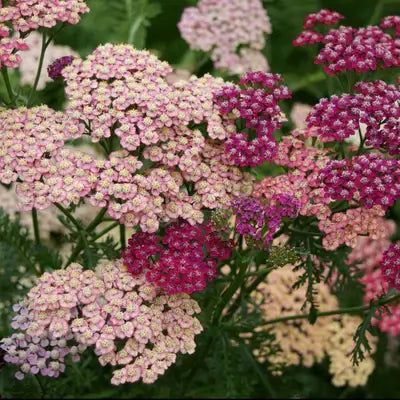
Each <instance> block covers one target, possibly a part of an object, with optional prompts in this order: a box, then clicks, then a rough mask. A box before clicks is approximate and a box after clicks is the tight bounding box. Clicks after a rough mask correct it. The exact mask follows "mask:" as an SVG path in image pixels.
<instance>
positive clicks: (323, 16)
mask: <svg viewBox="0 0 400 400" xmlns="http://www.w3.org/2000/svg"><path fill="white" fill-rule="evenodd" d="M343 18H344V16H343V15H341V14H339V13H338V12H336V11H332V10H328V9H326V8H323V9H322V10H319V11H318V12H316V13H312V14H309V15H307V16H306V18H305V19H304V25H303V27H304V29H312V28H314V26H315V25H326V26H329V25H335V24H337V23H338V22H339V21H341V20H342V19H343Z"/></svg>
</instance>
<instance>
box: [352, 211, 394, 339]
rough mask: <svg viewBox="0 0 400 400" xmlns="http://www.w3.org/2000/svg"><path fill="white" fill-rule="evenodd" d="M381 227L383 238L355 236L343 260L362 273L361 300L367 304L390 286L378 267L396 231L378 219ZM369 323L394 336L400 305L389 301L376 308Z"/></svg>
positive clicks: (385, 291)
mask: <svg viewBox="0 0 400 400" xmlns="http://www.w3.org/2000/svg"><path fill="white" fill-rule="evenodd" d="M380 225H381V227H382V228H383V229H384V230H385V234H384V236H383V237H381V238H379V239H375V240H374V239H372V238H370V237H368V236H362V237H360V238H358V240H357V244H356V246H355V247H354V248H353V249H352V251H351V253H350V254H349V256H348V257H347V260H346V263H347V264H349V265H356V266H357V267H358V268H359V269H360V270H361V271H362V272H363V275H362V277H361V278H360V282H361V283H362V284H363V285H364V302H365V304H370V302H371V301H375V300H377V299H378V298H379V297H381V296H382V295H384V294H386V293H387V291H388V289H389V284H388V282H387V281H386V280H385V279H384V276H383V274H382V270H381V268H380V265H381V262H382V257H383V254H384V252H385V251H386V250H387V249H388V247H389V246H390V244H391V242H390V237H391V236H392V235H393V234H394V233H395V231H396V224H395V222H394V221H392V220H388V219H384V218H381V221H380ZM371 322H372V324H373V325H374V326H376V327H378V329H379V330H380V331H382V332H385V333H388V334H389V335H391V336H393V337H395V336H397V335H399V333H400V305H397V304H390V305H387V306H386V307H385V308H384V309H381V310H379V316H377V318H376V317H374V318H373V319H372V321H371Z"/></svg>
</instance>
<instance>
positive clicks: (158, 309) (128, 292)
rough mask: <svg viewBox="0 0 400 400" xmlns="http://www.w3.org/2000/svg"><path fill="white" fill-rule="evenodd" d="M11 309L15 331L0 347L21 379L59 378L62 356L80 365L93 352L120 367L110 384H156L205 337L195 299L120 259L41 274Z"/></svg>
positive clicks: (99, 357)
mask: <svg viewBox="0 0 400 400" xmlns="http://www.w3.org/2000/svg"><path fill="white" fill-rule="evenodd" d="M16 309H17V311H18V314H17V315H16V317H15V318H14V321H13V325H12V327H13V328H14V329H16V330H17V332H16V333H14V334H13V335H12V336H10V337H9V338H4V339H2V340H1V344H0V346H1V348H2V349H3V350H5V352H6V354H5V361H6V362H9V363H11V364H14V365H17V366H18V367H19V371H18V372H17V374H16V377H17V378H18V379H22V378H23V377H24V374H28V373H30V374H34V375H36V374H41V375H44V376H50V377H57V376H58V375H59V374H60V372H63V371H64V369H65V360H66V357H67V356H72V359H73V360H74V361H78V360H79V355H80V353H82V352H83V351H84V350H85V349H86V348H88V347H92V348H93V349H94V353H95V354H96V356H97V357H98V359H99V362H100V364H101V365H103V366H104V365H107V364H110V365H111V366H113V367H117V369H116V370H115V371H114V372H113V378H112V380H111V383H112V384H114V385H119V384H123V383H133V382H137V381H139V380H142V381H143V382H144V383H153V382H154V381H155V380H156V379H157V378H158V377H159V376H160V375H162V374H163V373H164V372H165V371H166V370H167V369H168V367H169V366H171V365H172V364H173V363H174V362H175V360H176V355H177V354H178V353H189V354H191V353H193V352H194V349H195V347H196V344H195V342H194V337H195V336H196V335H197V334H198V333H200V332H201V331H202V327H201V325H200V323H199V321H198V320H197V319H196V318H195V317H194V314H197V313H199V312H200V309H199V306H198V305H197V303H196V302H195V301H194V300H192V299H190V298H189V296H187V295H184V294H182V295H175V296H166V295H165V294H163V293H160V292H159V291H158V290H157V289H156V288H155V287H154V286H152V285H150V284H149V283H147V282H146V279H145V277H144V275H143V274H140V275H137V276H135V277H134V276H132V274H130V273H129V272H127V271H126V268H125V267H124V266H123V265H122V263H121V262H120V261H116V262H113V263H109V264H105V265H101V266H99V267H98V268H97V270H96V273H95V272H93V271H90V270H83V268H82V267H81V266H80V265H78V264H72V265H71V266H70V267H68V268H67V269H65V270H57V271H55V272H53V273H45V274H43V275H42V276H41V277H40V278H39V280H38V282H37V285H36V286H34V287H33V288H32V289H31V290H30V291H29V293H28V295H27V297H26V299H25V300H24V304H23V306H22V307H21V306H17V308H16Z"/></svg>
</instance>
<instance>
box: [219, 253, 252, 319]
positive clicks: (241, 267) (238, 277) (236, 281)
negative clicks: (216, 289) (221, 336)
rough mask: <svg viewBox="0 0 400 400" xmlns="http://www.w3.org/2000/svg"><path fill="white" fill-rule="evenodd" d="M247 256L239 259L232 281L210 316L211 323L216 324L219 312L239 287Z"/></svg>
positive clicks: (243, 275) (246, 264)
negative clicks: (236, 271)
mask: <svg viewBox="0 0 400 400" xmlns="http://www.w3.org/2000/svg"><path fill="white" fill-rule="evenodd" d="M248 264H249V262H248V258H247V257H245V258H244V259H241V260H240V265H239V271H238V273H237V275H236V277H235V279H234V280H233V281H232V283H231V284H230V285H229V286H228V288H227V289H226V290H225V291H224V292H223V293H222V298H221V301H220V302H219V303H218V304H217V306H216V308H215V311H214V315H213V318H212V322H211V323H212V324H213V325H216V324H217V322H218V321H219V320H220V318H221V314H222V312H223V310H224V308H225V306H226V305H227V304H228V303H229V300H230V299H231V298H232V296H233V295H234V294H235V293H236V291H237V290H238V289H239V287H240V285H241V284H242V282H243V280H244V277H245V275H246V269H247V266H248Z"/></svg>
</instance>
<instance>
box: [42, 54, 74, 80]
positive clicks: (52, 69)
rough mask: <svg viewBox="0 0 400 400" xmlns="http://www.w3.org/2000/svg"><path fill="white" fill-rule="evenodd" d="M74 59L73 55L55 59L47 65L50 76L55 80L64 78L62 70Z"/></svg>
mask: <svg viewBox="0 0 400 400" xmlns="http://www.w3.org/2000/svg"><path fill="white" fill-rule="evenodd" d="M72 61H74V57H73V56H63V57H60V58H57V59H56V60H54V62H53V63H52V64H50V65H49V66H48V67H47V72H48V74H49V77H50V78H51V79H53V80H56V79H59V78H62V74H61V72H62V70H63V69H64V68H65V67H66V66H67V65H70V64H71V63H72Z"/></svg>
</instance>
